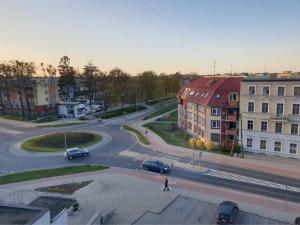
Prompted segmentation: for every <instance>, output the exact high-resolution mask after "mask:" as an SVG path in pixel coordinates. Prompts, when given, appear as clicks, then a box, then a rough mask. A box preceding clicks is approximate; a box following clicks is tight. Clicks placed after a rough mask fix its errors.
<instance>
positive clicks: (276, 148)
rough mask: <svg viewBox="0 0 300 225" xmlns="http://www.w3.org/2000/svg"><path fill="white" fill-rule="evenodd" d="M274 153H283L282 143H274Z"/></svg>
mask: <svg viewBox="0 0 300 225" xmlns="http://www.w3.org/2000/svg"><path fill="white" fill-rule="evenodd" d="M274 152H281V142H280V141H275V142H274Z"/></svg>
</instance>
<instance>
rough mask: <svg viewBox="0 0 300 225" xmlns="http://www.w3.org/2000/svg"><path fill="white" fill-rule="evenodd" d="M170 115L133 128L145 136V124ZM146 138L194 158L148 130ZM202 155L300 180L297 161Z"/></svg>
mask: <svg viewBox="0 0 300 225" xmlns="http://www.w3.org/2000/svg"><path fill="white" fill-rule="evenodd" d="M169 113H171V111H170V112H168V113H165V114H162V115H160V116H157V117H155V118H152V119H149V120H146V121H142V120H141V121H138V123H136V122H135V123H132V124H131V126H132V127H133V128H137V124H138V129H139V130H140V131H141V132H143V133H144V134H145V131H146V129H145V128H144V127H143V125H144V124H146V123H149V122H152V121H155V120H156V119H157V118H160V117H163V116H164V115H167V114H169ZM146 138H147V139H148V140H149V141H150V143H151V145H150V148H153V149H156V150H159V151H161V152H164V153H169V154H173V155H177V156H181V157H190V158H192V155H193V150H192V149H189V148H184V147H180V146H175V145H170V144H167V143H166V142H165V141H164V140H163V139H161V138H160V137H159V136H158V135H157V134H156V133H154V132H152V131H149V130H148V133H147V135H146ZM202 155H203V157H202V160H203V161H207V162H212V163H217V164H220V165H224V166H231V167H237V168H243V169H248V170H253V171H260V172H265V173H270V174H274V175H280V176H286V177H290V178H294V179H295V178H296V179H300V160H296V159H290V158H284V157H276V156H269V155H258V154H252V153H246V154H245V157H244V158H234V157H230V156H227V155H222V154H217V153H211V152H205V151H202Z"/></svg>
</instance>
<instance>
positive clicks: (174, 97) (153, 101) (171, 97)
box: [146, 96, 176, 105]
mask: <svg viewBox="0 0 300 225" xmlns="http://www.w3.org/2000/svg"><path fill="white" fill-rule="evenodd" d="M172 99H176V96H170V97H166V98H159V99H154V100H149V101H147V102H146V105H155V104H158V103H162V102H165V101H169V100H172Z"/></svg>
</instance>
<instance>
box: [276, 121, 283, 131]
mask: <svg viewBox="0 0 300 225" xmlns="http://www.w3.org/2000/svg"><path fill="white" fill-rule="evenodd" d="M275 133H282V123H278V122H277V123H276V124H275Z"/></svg>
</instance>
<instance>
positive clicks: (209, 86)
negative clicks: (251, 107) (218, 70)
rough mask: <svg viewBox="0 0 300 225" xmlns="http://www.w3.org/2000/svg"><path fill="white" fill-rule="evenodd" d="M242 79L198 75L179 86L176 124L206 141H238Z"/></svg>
mask: <svg viewBox="0 0 300 225" xmlns="http://www.w3.org/2000/svg"><path fill="white" fill-rule="evenodd" d="M241 79H242V78H232V77H218V78H214V77H201V78H198V79H196V80H194V81H192V82H191V83H190V84H188V85H186V86H184V87H182V88H181V90H180V91H179V93H178V96H177V97H178V100H179V104H178V126H179V127H181V128H183V129H184V130H186V131H187V132H188V133H189V134H190V135H192V136H193V137H197V138H200V139H202V140H203V141H204V142H205V143H207V142H212V143H214V144H215V145H218V146H222V147H231V146H232V145H233V144H235V143H237V141H238V117H239V95H240V94H239V93H240V82H241Z"/></svg>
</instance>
